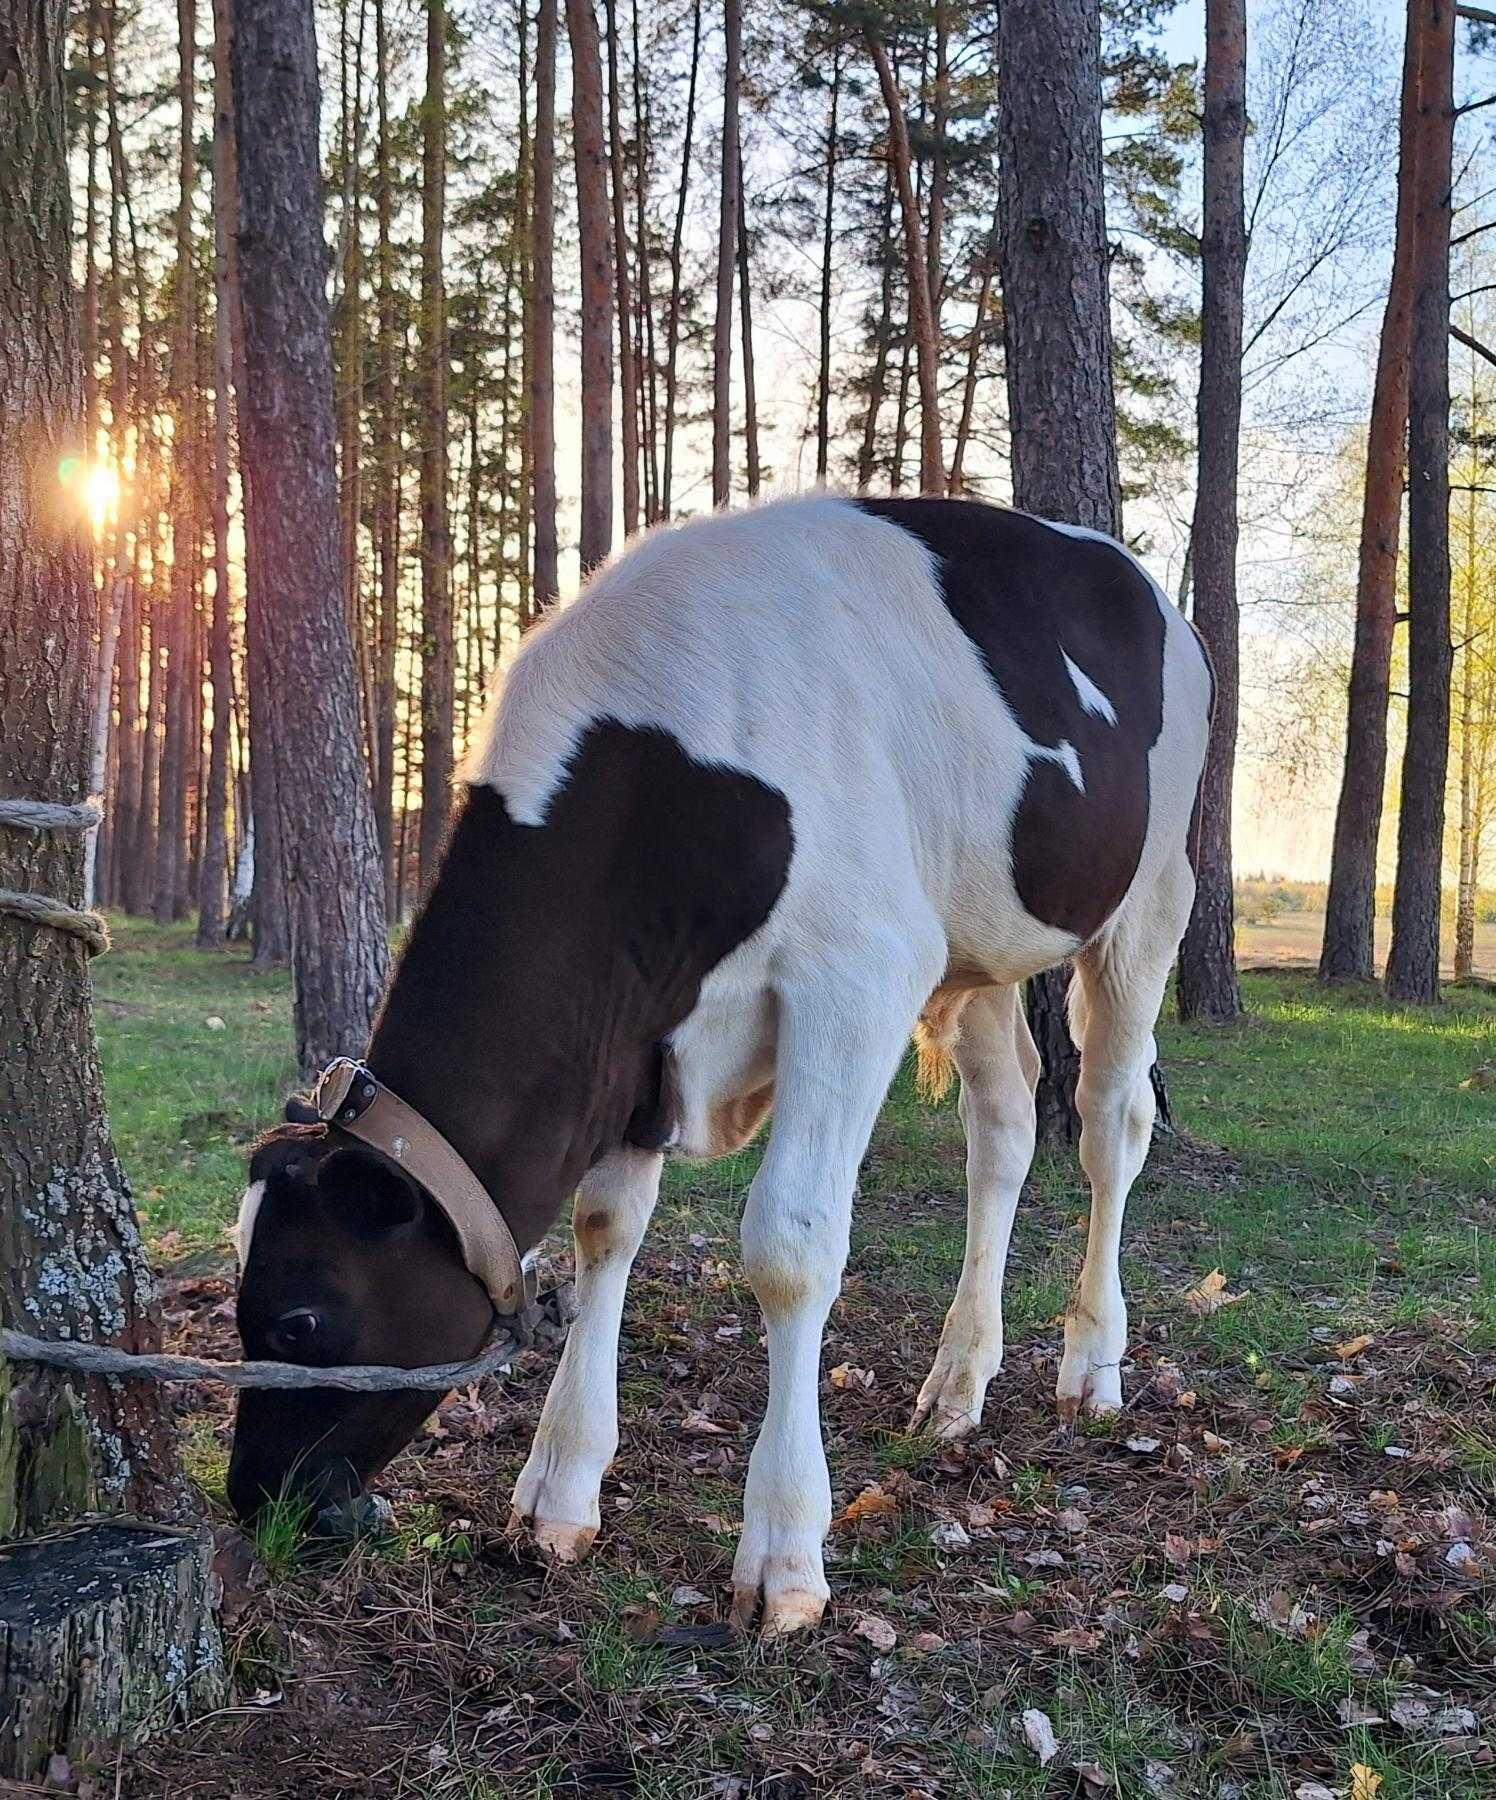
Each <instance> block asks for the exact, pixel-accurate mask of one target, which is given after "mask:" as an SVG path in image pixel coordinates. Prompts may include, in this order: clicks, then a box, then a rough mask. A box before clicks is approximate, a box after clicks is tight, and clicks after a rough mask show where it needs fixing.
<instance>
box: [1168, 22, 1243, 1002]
mask: <svg viewBox="0 0 1496 1800" xmlns="http://www.w3.org/2000/svg"><path fill="white" fill-rule="evenodd" d="M1204 130H1205V208H1204V227H1203V236H1202V240H1201V278H1202V289H1203V291H1202V304H1201V316H1200V393H1199V405H1198V408H1197V414H1196V437H1197V440H1198V443H1199V478H1198V480H1197V482H1196V487H1195V523H1194V529H1193V531H1192V532H1191V534H1190V535H1191V537H1192V539H1193V542H1194V547H1195V555H1194V570H1195V629H1196V630H1197V631H1198V632H1199V633H1200V636H1201V637H1202V638H1203V639H1204V640H1205V646H1206V648H1207V650H1209V652H1210V659H1211V663H1212V665H1213V667H1214V671H1215V707H1214V710H1213V712H1212V714H1211V723H1210V741H1209V745H1208V748H1207V750H1206V754H1205V773H1204V776H1203V777H1202V779H1201V782H1200V798H1199V812H1198V829H1197V833H1196V851H1195V904H1194V909H1193V911H1192V912H1191V914H1190V922H1189V925H1188V927H1187V928H1186V930H1185V934H1184V942H1183V943H1182V944H1181V945H1180V947H1179V987H1178V998H1179V1016H1180V1017H1181V1018H1182V1019H1206V1020H1210V1021H1212V1022H1213V1023H1216V1024H1221V1023H1225V1022H1226V1021H1229V1020H1231V1019H1234V1018H1236V1017H1238V1016H1239V1014H1240V1013H1241V1010H1242V1003H1241V984H1240V983H1239V981H1238V980H1237V975H1236V909H1235V903H1234V898H1233V892H1232V867H1231V790H1232V777H1233V774H1234V772H1235V765H1236V725H1237V709H1238V702H1237V695H1238V689H1239V685H1240V677H1239V665H1240V656H1241V620H1240V613H1239V610H1238V606H1237V598H1236V543H1237V529H1238V520H1237V492H1236V490H1237V459H1238V453H1239V443H1240V436H1241V355H1242V295H1243V289H1244V286H1245V282H1246V271H1247V227H1246V203H1245V190H1244V185H1243V156H1244V151H1245V146H1246V139H1247V9H1246V0H1206V7H1205V126H1204Z"/></svg>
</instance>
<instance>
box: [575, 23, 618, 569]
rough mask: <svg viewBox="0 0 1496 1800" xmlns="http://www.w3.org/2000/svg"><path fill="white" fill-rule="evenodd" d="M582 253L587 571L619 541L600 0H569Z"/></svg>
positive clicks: (584, 546) (583, 540)
mask: <svg viewBox="0 0 1496 1800" xmlns="http://www.w3.org/2000/svg"><path fill="white" fill-rule="evenodd" d="M566 26H567V32H568V34H569V36H570V39H571V80H572V119H571V129H572V140H573V146H574V149H575V153H576V166H577V229H578V233H579V236H580V240H581V243H580V250H581V259H582V528H581V546H580V548H581V558H582V573H583V574H584V575H585V574H586V573H588V571H589V570H591V569H594V568H596V567H597V565H598V564H599V563H601V562H605V561H606V560H607V556H608V552H609V551H610V550H611V549H612V547H613V255H612V243H611V227H610V224H609V218H608V145H607V135H606V132H605V131H604V128H603V72H602V58H601V53H600V49H599V45H598V38H597V14H596V13H595V12H594V11H593V4H592V0H566Z"/></svg>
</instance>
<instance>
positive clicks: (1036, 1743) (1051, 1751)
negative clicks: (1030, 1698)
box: [1023, 1706, 1060, 1769]
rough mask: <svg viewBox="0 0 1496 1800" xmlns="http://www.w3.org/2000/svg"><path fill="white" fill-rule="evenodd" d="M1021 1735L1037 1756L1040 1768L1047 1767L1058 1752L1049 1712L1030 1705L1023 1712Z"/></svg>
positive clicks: (1058, 1746) (1057, 1742)
mask: <svg viewBox="0 0 1496 1800" xmlns="http://www.w3.org/2000/svg"><path fill="white" fill-rule="evenodd" d="M1023 1736H1024V1741H1025V1742H1026V1743H1027V1744H1028V1747H1029V1749H1030V1750H1032V1751H1033V1753H1034V1755H1035V1756H1037V1757H1038V1759H1039V1767H1040V1768H1041V1769H1043V1768H1047V1767H1048V1766H1049V1764H1050V1763H1052V1762H1053V1761H1054V1759H1055V1758H1056V1757H1057V1756H1058V1755H1059V1753H1060V1742H1059V1739H1058V1738H1057V1737H1056V1736H1055V1734H1054V1726H1053V1725H1052V1724H1051V1722H1050V1718H1049V1714H1048V1713H1045V1712H1040V1711H1039V1709H1038V1707H1037V1706H1030V1707H1028V1708H1027V1709H1026V1710H1025V1712H1024V1715H1023Z"/></svg>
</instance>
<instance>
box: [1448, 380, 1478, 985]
mask: <svg viewBox="0 0 1496 1800" xmlns="http://www.w3.org/2000/svg"><path fill="white" fill-rule="evenodd" d="M1470 396H1471V405H1470V419H1469V432H1470V438H1471V442H1472V443H1474V444H1479V443H1480V420H1479V416H1478V415H1479V399H1478V389H1477V386H1476V382H1475V379H1474V376H1473V373H1472V377H1471V382H1470ZM1476 479H1478V477H1473V478H1472V480H1471V483H1470V486H1469V491H1468V492H1467V494H1466V495H1465V581H1464V588H1465V604H1464V616H1463V618H1462V619H1461V621H1460V643H1461V649H1460V866H1459V879H1458V886H1457V888H1456V892H1455V904H1454V978H1455V980H1456V981H1468V980H1469V979H1470V977H1471V976H1472V975H1473V974H1474V973H1475V907H1476V901H1477V899H1478V898H1479V894H1478V890H1477V887H1476V830H1477V827H1476V814H1475V732H1476V724H1475V655H1474V651H1475V635H1476V630H1477V626H1476V589H1477V586H1478V579H1477V574H1476V557H1477V556H1478V554H1479V550H1478V539H1477V536H1476V508H1475V485H1474V484H1475V480H1476Z"/></svg>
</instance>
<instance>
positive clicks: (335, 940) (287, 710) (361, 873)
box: [232, 0, 389, 1073]
mask: <svg viewBox="0 0 1496 1800" xmlns="http://www.w3.org/2000/svg"><path fill="white" fill-rule="evenodd" d="M232 56H233V72H234V123H235V135H236V149H237V166H238V175H239V220H238V254H239V274H240V278H241V290H242V291H241V296H240V298H241V304H242V308H243V318H244V375H245V380H244V383H243V385H242V386H241V387H240V389H239V397H240V445H241V461H242V466H243V471H244V485H245V508H244V511H245V526H246V535H247V539H248V543H249V548H250V557H251V560H250V574H251V578H252V579H253V578H255V577H256V576H257V575H259V574H260V573H261V572H263V573H264V574H265V575H266V576H267V577H268V576H269V575H270V572H271V571H273V572H274V576H275V581H274V588H273V592H272V590H271V586H270V582H269V580H268V579H267V581H266V585H265V592H264V594H263V596H262V598H263V601H264V605H263V608H262V618H261V624H262V627H263V644H262V654H263V667H262V671H261V672H262V674H263V676H264V677H265V682H264V692H263V696H262V697H263V698H264V699H265V700H266V701H267V702H268V705H267V707H266V709H265V710H266V713H267V714H268V717H266V718H265V719H263V720H262V721H261V722H260V724H261V726H264V727H268V736H269V740H270V744H271V761H272V763H273V766H274V769H275V771H276V772H277V773H279V772H280V771H285V779H278V780H275V781H274V783H273V788H274V801H275V807H274V810H275V814H276V823H277V825H278V826H279V830H280V859H281V862H282V865H283V868H284V873H285V892H286V901H287V908H288V912H289V916H290V921H291V951H292V956H291V963H292V991H293V997H294V1003H295V1022H296V1055H297V1063H298V1066H299V1068H300V1069H301V1070H302V1071H303V1073H310V1072H312V1071H314V1070H315V1069H316V1068H318V1067H319V1066H321V1065H322V1064H323V1063H325V1062H327V1061H328V1060H329V1059H330V1058H332V1057H334V1056H340V1055H356V1054H358V1053H359V1052H361V1051H362V1049H363V1047H364V1044H365V1042H366V1040H367V1037H368V1031H369V1024H370V1021H371V1019H372V1017H373V1013H374V1008H375V1005H376V1003H377V1002H378V999H379V993H380V988H381V986H382V985H383V981H384V975H385V970H386V967H387V964H388V957H389V947H388V943H387V941H386V937H385V922H384V886H383V881H382V877H381V869H380V858H379V843H378V837H377V834H376V832H375V829H374V809H373V805H372V803H371V801H370V797H369V789H368V783H367V779H366V771H365V767H364V758H363V751H362V748H361V744H360V732H359V716H358V690H357V686H356V680H355V673H354V659H353V646H352V644H351V643H350V641H349V634H348V617H347V613H346V612H345V610H344V607H343V592H344V588H343V579H342V570H341V568H340V567H339V545H338V497H337V471H336V465H335V459H334V453H333V393H332V347H331V340H330V336H329V328H328V312H327V294H326V288H325V286H324V280H323V271H324V268H325V263H326V246H325V242H324V239H323V235H322V178H321V170H320V167H319V163H318V135H317V113H318V104H319V95H318V87H317V47H316V35H315V30H314V27H313V19H312V7H311V3H310V0H234V8H233V43H232ZM251 674H252V675H253V670H252V671H251ZM251 731H252V732H254V733H255V734H256V737H255V741H256V745H257V748H256V753H255V760H256V763H257V764H258V763H259V761H260V757H261V754H262V748H263V746H264V744H265V742H266V739H265V738H264V737H261V736H259V734H258V730H257V727H256V722H255V721H254V720H253V719H252V720H251ZM257 803H258V796H257Z"/></svg>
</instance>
